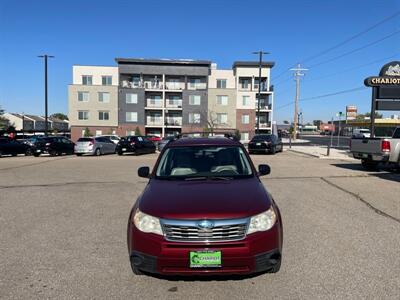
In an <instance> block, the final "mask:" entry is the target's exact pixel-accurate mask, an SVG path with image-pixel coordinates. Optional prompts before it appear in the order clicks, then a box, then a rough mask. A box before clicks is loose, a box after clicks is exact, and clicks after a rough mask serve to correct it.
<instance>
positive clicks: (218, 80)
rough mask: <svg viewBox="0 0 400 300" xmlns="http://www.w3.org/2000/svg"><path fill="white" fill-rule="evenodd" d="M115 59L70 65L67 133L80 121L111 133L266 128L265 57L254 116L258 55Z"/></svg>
mask: <svg viewBox="0 0 400 300" xmlns="http://www.w3.org/2000/svg"><path fill="white" fill-rule="evenodd" d="M115 61H116V63H117V66H116V67H100V66H73V83H72V84H71V85H70V86H69V118H70V124H71V136H72V139H73V140H76V139H78V138H79V137H80V136H82V135H83V133H84V131H85V129H86V128H88V129H89V130H90V132H91V133H92V134H93V135H99V134H106V133H108V134H111V133H115V134H118V135H121V136H124V135H132V134H134V133H135V131H137V130H139V131H140V132H141V134H146V135H158V136H167V135H173V134H176V133H180V132H189V131H191V132H193V131H203V130H204V129H205V128H207V127H208V128H209V127H213V128H214V129H221V130H225V129H229V130H235V129H238V130H239V131H240V132H241V136H242V140H245V141H247V140H249V139H250V138H251V137H252V136H253V135H254V134H255V129H256V123H257V118H260V131H261V132H271V131H272V125H271V124H272V107H273V91H272V90H271V89H270V70H271V68H272V67H273V66H274V63H272V62H264V63H263V65H262V78H261V97H260V107H261V110H260V116H258V114H257V111H256V107H257V106H258V72H259V65H258V62H240V61H238V62H234V64H233V67H232V69H229V70H218V69H217V68H216V64H212V63H211V61H204V60H186V59H178V60H170V59H137V58H133V59H132V58H116V59H115Z"/></svg>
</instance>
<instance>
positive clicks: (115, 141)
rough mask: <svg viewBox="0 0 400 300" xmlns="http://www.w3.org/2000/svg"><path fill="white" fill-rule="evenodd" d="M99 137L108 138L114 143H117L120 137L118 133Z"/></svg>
mask: <svg viewBox="0 0 400 300" xmlns="http://www.w3.org/2000/svg"><path fill="white" fill-rule="evenodd" d="M100 137H104V138H108V139H110V140H111V142H113V143H114V144H115V145H117V144H118V142H119V140H120V139H121V138H120V137H119V136H118V135H114V134H113V135H101V136H100Z"/></svg>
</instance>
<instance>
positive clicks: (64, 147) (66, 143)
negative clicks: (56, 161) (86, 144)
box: [32, 136, 75, 157]
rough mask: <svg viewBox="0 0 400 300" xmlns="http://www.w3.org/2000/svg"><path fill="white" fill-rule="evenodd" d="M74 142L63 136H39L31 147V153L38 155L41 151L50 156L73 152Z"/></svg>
mask: <svg viewBox="0 0 400 300" xmlns="http://www.w3.org/2000/svg"><path fill="white" fill-rule="evenodd" d="M74 145H75V144H74V143H73V142H72V141H71V140H70V139H67V138H66V137H63V136H47V137H43V138H40V139H39V140H38V141H37V142H36V143H35V145H34V146H33V147H32V150H33V155H34V156H36V157H38V156H40V155H41V154H43V153H48V154H50V156H56V155H62V154H64V153H65V154H74Z"/></svg>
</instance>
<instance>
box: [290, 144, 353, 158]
mask: <svg viewBox="0 0 400 300" xmlns="http://www.w3.org/2000/svg"><path fill="white" fill-rule="evenodd" d="M286 149H287V151H292V152H297V153H301V154H305V155H309V156H313V157H317V158H321V159H339V160H355V159H354V158H353V156H352V155H351V153H350V152H349V151H348V150H343V149H335V148H331V150H330V155H329V156H327V150H328V148H327V147H324V146H299V145H292V148H288V147H286Z"/></svg>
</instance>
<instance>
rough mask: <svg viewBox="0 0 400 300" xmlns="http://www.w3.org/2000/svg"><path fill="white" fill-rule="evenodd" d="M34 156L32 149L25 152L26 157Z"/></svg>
mask: <svg viewBox="0 0 400 300" xmlns="http://www.w3.org/2000/svg"><path fill="white" fill-rule="evenodd" d="M32 154H33V152H32V149H30V148H29V149H26V150H25V156H31V155H32Z"/></svg>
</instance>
